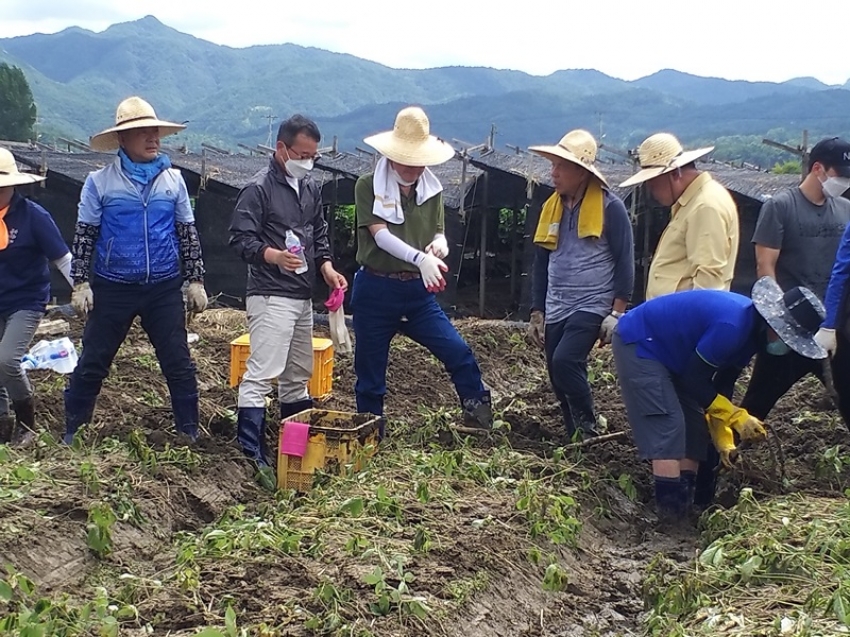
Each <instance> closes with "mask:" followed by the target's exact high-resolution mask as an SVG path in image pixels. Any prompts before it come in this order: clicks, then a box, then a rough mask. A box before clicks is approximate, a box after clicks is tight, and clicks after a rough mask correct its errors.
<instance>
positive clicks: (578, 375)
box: [545, 312, 603, 436]
mask: <svg viewBox="0 0 850 637" xmlns="http://www.w3.org/2000/svg"><path fill="white" fill-rule="evenodd" d="M602 319H603V317H602V316H599V315H598V314H593V313H591V312H575V313H573V314H571V315H570V316H568V317H567V318H565V319H564V320H562V321H558V322H557V323H547V324H546V333H545V340H546V365H547V367H548V368H549V380H550V381H552V388H553V389H554V391H555V396H556V397H557V398H558V401H559V402H560V403H561V411H562V413H563V415H564V426H565V427H566V429H567V434H568V435H570V436H572V435H573V433H574V432H575V430H576V429H577V428H578V429H581V430H583V431H588V432H590V431H595V430H596V411H595V410H594V408H593V394H592V393H591V391H590V384H589V383H588V382H587V357H588V355H589V354H590V350H591V349H592V348H593V345H594V343H596V341H598V340H599V328H600V326H601V325H602Z"/></svg>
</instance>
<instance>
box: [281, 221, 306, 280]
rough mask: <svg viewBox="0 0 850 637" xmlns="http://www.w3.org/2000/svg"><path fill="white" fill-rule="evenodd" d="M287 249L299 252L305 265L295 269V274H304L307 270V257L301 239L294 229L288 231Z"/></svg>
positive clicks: (294, 252)
mask: <svg viewBox="0 0 850 637" xmlns="http://www.w3.org/2000/svg"><path fill="white" fill-rule="evenodd" d="M286 249H287V250H289V251H290V252H291V253H292V254H298V255H300V256H301V262H302V263H303V265H301V266H300V267H299V268H298V269H297V270H296V271H295V274H304V273H305V272H306V271H307V257H306V255H305V254H304V248H303V247H302V246H301V240H300V239H299V238H298V236H297V235H296V234H295V233H294V232H292V230H287V231H286Z"/></svg>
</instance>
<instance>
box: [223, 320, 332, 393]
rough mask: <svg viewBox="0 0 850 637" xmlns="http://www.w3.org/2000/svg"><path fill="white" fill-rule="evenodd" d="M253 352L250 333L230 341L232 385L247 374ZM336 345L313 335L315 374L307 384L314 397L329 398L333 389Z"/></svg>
mask: <svg viewBox="0 0 850 637" xmlns="http://www.w3.org/2000/svg"><path fill="white" fill-rule="evenodd" d="M250 354H251V340H250V338H249V335H248V334H243V335H242V336H240V337H239V338H236V339H233V340H232V341H231V342H230V386H231V387H236V386H237V385H238V384H239V382H240V381H241V380H242V376H243V374H245V364H246V363H247V361H248V356H249V355H250ZM333 376H334V346H333V341H331V340H330V339H329V338H316V337H313V375H312V376H311V377H310V382H309V383H308V384H307V391H308V392H310V396H311V397H312V398H327V397H328V396H330V393H331V391H333Z"/></svg>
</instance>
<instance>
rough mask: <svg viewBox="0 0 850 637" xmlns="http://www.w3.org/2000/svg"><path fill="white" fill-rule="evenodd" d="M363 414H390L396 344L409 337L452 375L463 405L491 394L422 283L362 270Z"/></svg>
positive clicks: (358, 320)
mask: <svg viewBox="0 0 850 637" xmlns="http://www.w3.org/2000/svg"><path fill="white" fill-rule="evenodd" d="M351 309H352V312H353V315H354V317H353V326H354V337H355V343H354V371H355V373H356V374H357V382H356V384H355V386H354V391H355V394H356V397H357V411H359V412H361V413H372V414H376V415H379V416H382V415H383V414H384V395H385V394H386V393H387V360H388V358H389V351H390V341H392V339H393V337H394V336H395V335H396V334H404V335H406V336H408V337H410V338H411V339H412V340H414V341H416V342H417V343H419V344H420V345H423V346H424V347H426V348H427V349H428V351H430V352H431V353H432V354H433V355H434V356H435V357H436V358H437V359H439V361H440V362H441V363H443V365H445V367H446V371H447V372H448V373H449V374H450V375H451V378H452V382H453V383H454V386H455V390H456V391H457V394H458V397H459V398H460V399H461V401H463V400H466V399H481V398H483V397H484V396H488V395H489V394H488V392H487V390H486V388H485V387H484V384H483V383H482V381H481V370H480V369H479V368H478V363H477V362H476V360H475V356H474V355H473V354H472V350H471V349H470V348H469V345H467V343H466V341H464V340H463V338H462V337H461V335H460V334H458V331H457V330H456V329H455V326H454V325H452V322H451V321H450V320H449V318H448V317H447V316H446V314H445V312H443V310H442V308H441V307H440V306H439V304H438V303H437V300H436V296H435V295H434V294H433V293H431V292H428V290H426V289H425V286H424V285H423V284H422V281H421V279H412V280H408V281H402V280H399V279H391V278H387V277H382V276H378V275H375V274H372V273H370V272H367V271H365V270H360V271H358V272H357V274H355V276H354V285H353V287H352V291H351Z"/></svg>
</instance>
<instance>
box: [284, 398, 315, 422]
mask: <svg viewBox="0 0 850 637" xmlns="http://www.w3.org/2000/svg"><path fill="white" fill-rule="evenodd" d="M307 409H313V399H312V398H305V399H304V400H297V401H295V402H294V403H280V419H281V421H282V420H283V419H284V418H289V417H290V416H294V415H295V414H297V413H299V412H301V411H306V410H307ZM307 424H309V423H307Z"/></svg>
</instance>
